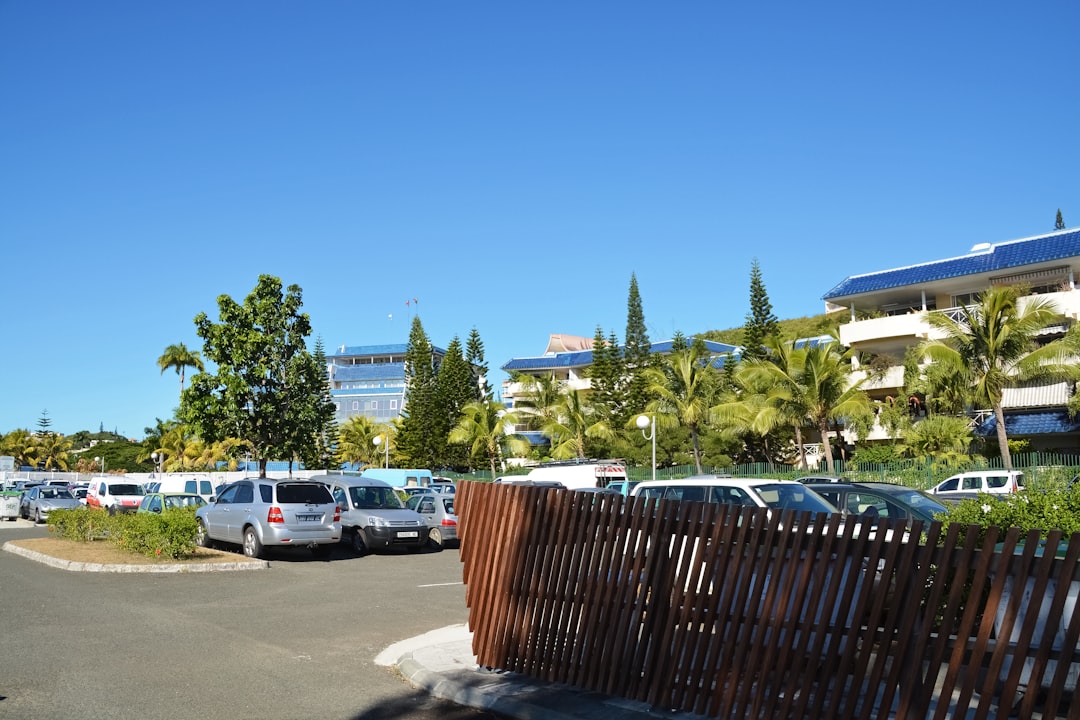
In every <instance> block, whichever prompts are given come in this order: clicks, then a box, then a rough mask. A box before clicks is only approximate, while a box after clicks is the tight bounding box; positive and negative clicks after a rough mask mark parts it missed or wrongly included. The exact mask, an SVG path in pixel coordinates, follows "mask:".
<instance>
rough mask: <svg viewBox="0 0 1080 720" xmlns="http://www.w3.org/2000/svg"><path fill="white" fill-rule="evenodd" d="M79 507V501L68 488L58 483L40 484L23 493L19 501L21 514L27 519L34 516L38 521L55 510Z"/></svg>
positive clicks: (40, 521) (46, 518)
mask: <svg viewBox="0 0 1080 720" xmlns="http://www.w3.org/2000/svg"><path fill="white" fill-rule="evenodd" d="M77 507H79V501H78V500H77V499H76V498H74V497H72V495H71V493H69V492H68V490H67V488H64V487H59V486H57V485H38V486H37V487H32V488H30V489H29V490H27V491H26V492H25V493H23V496H22V499H21V500H20V502H19V514H20V515H21V516H22V517H24V518H26V519H27V520H29V519H31V518H33V520H34V522H36V523H43V522H45V521H46V520H48V519H49V513H51V512H52V511H53V510H71V509H73V508H77Z"/></svg>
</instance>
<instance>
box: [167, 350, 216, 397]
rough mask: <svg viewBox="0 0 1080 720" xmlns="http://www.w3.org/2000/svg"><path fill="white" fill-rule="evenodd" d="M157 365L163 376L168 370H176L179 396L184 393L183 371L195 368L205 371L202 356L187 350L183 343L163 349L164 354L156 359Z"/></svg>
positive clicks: (197, 352)
mask: <svg viewBox="0 0 1080 720" xmlns="http://www.w3.org/2000/svg"><path fill="white" fill-rule="evenodd" d="M157 363H158V367H159V368H161V374H165V371H166V370H168V369H169V368H173V369H174V370H176V374H177V375H179V376H180V394H183V393H184V370H185V369H186V368H195V369H196V370H198V371H199V372H202V371H203V370H204V369H205V367H204V365H203V361H202V354H201V353H200V352H199V351H198V350H195V351H191V350H188V348H187V345H185V344H184V343H176V344H175V345H170V346H169V347H167V348H165V352H164V353H162V354H161V357H159V358H158V361H157Z"/></svg>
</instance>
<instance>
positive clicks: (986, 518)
mask: <svg viewBox="0 0 1080 720" xmlns="http://www.w3.org/2000/svg"><path fill="white" fill-rule="evenodd" d="M937 519H939V520H941V521H942V522H943V523H960V524H962V525H980V526H982V527H984V528H986V527H991V526H995V527H999V528H1002V529H1003V530H1004V529H1008V528H1012V527H1016V528H1020V529H1021V530H1022V531H1023V532H1024V533H1027V532H1028V531H1030V530H1039V531H1040V532H1041V533H1042V534H1043V535H1045V534H1046V533H1048V532H1049V531H1051V530H1060V531H1061V532H1062V534H1063V535H1064V536H1065V537H1069V536H1070V535H1071V534H1073V533H1076V532H1080V486H1077V487H1074V488H1073V489H1072V490H1064V489H1061V488H1056V489H1051V490H1047V491H1045V492H1032V491H1028V492H1023V493H1017V494H1015V495H986V494H983V495H979V497H977V498H969V499H966V500H962V501H960V502H959V503H957V504H956V505H953V506H951V507H950V508H949V509H948V511H947V512H944V513H941V514H939V515H938V516H937Z"/></svg>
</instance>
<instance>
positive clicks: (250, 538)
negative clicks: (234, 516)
mask: <svg viewBox="0 0 1080 720" xmlns="http://www.w3.org/2000/svg"><path fill="white" fill-rule="evenodd" d="M262 551H263V546H262V543H261V542H259V534H258V533H257V532H255V528H253V527H251V526H250V525H249V526H248V527H246V528H244V554H245V555H247V556H248V557H249V558H257V557H262Z"/></svg>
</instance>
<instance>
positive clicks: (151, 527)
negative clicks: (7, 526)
mask: <svg viewBox="0 0 1080 720" xmlns="http://www.w3.org/2000/svg"><path fill="white" fill-rule="evenodd" d="M197 530H198V524H197V522H196V520H195V508H193V507H185V508H175V509H171V510H166V511H165V512H163V513H161V514H160V515H158V514H156V513H130V514H119V515H109V514H108V513H107V512H105V511H104V510H101V509H96V508H95V509H91V508H78V509H76V510H57V511H54V512H52V513H50V514H49V531H50V532H53V533H55V534H57V535H59V536H60V537H62V538H65V539H68V540H77V541H80V542H89V541H94V540H102V539H106V540H108V541H110V542H112V543H115V544H116V545H117V546H118V547H120V548H123V549H124V550H130V551H131V552H136V553H140V554H142V555H149V556H151V557H166V558H173V559H179V558H187V557H191V556H192V555H194V554H195V550H196V548H197V545H196V542H195V536H196V533H197Z"/></svg>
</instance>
